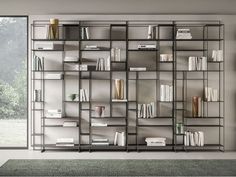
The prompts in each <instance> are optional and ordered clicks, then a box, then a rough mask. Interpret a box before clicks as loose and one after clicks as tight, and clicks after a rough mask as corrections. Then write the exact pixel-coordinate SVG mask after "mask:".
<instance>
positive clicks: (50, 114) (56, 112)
mask: <svg viewBox="0 0 236 177" xmlns="http://www.w3.org/2000/svg"><path fill="white" fill-rule="evenodd" d="M45 116H46V117H47V118H62V117H63V114H62V110H61V109H48V110H46V113H45Z"/></svg>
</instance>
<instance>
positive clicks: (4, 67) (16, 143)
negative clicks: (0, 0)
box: [0, 16, 28, 148]
mask: <svg viewBox="0 0 236 177" xmlns="http://www.w3.org/2000/svg"><path fill="white" fill-rule="evenodd" d="M27 28H28V18H27V17H1V16H0V147H1V148H11V147H13V148H26V147H27V146H28V142H27V140H28V138H27V137H28V131H27V130H28V128H27V126H28V119H27V40H28V39H27V31H28V30H27Z"/></svg>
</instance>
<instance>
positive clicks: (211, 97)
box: [205, 87, 218, 101]
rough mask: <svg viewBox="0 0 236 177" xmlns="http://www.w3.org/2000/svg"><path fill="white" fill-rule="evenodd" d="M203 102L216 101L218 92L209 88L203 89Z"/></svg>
mask: <svg viewBox="0 0 236 177" xmlns="http://www.w3.org/2000/svg"><path fill="white" fill-rule="evenodd" d="M205 100H206V101H218V90H217V89H214V88H211V87H205Z"/></svg>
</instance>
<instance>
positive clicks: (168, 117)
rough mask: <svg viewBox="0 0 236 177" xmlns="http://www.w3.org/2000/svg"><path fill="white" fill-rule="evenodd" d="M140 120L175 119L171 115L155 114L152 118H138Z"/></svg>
mask: <svg viewBox="0 0 236 177" xmlns="http://www.w3.org/2000/svg"><path fill="white" fill-rule="evenodd" d="M138 119H140V120H153V119H173V117H171V116H155V117H150V118H138Z"/></svg>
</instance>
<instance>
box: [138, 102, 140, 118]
mask: <svg viewBox="0 0 236 177" xmlns="http://www.w3.org/2000/svg"><path fill="white" fill-rule="evenodd" d="M138 118H141V104H138Z"/></svg>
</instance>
